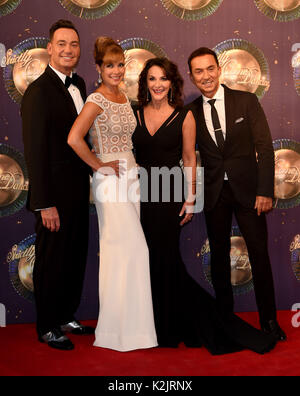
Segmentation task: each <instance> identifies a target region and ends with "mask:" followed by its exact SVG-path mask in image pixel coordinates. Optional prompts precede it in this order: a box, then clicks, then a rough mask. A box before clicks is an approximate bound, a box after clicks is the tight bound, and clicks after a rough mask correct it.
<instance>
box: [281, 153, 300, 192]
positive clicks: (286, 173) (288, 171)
mask: <svg viewBox="0 0 300 396" xmlns="http://www.w3.org/2000/svg"><path fill="white" fill-rule="evenodd" d="M275 164H276V166H275V197H276V198H278V199H292V198H295V197H296V196H297V195H298V194H300V154H298V153H296V152H295V151H293V150H285V149H283V150H278V151H277V152H276V154H275Z"/></svg>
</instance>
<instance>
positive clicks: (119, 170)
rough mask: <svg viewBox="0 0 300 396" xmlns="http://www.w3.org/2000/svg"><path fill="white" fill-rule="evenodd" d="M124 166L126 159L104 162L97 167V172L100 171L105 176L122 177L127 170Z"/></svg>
mask: <svg viewBox="0 0 300 396" xmlns="http://www.w3.org/2000/svg"><path fill="white" fill-rule="evenodd" d="M124 166H125V161H124V160H117V161H111V162H102V163H101V165H100V167H99V168H98V169H97V172H100V173H101V174H102V175H104V176H112V175H116V176H117V177H119V178H120V177H121V176H123V175H124V174H125V172H126V169H125V167H124Z"/></svg>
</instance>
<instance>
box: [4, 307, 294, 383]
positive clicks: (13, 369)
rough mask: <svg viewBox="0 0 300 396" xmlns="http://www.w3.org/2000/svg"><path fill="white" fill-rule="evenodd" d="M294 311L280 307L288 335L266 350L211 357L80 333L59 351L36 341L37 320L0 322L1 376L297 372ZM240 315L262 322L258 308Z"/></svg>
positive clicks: (280, 314) (238, 374) (196, 352)
mask: <svg viewBox="0 0 300 396" xmlns="http://www.w3.org/2000/svg"><path fill="white" fill-rule="evenodd" d="M292 316H293V313H291V312H280V313H279V321H280V324H281V326H282V327H283V329H284V330H285V331H286V333H287V335H288V337H289V340H288V342H287V343H279V344H278V346H277V347H276V349H275V350H274V351H272V352H271V353H270V354H268V355H264V356H261V355H257V354H255V353H253V352H250V351H244V352H240V353H236V354H232V355H226V356H218V357H213V356H211V355H210V354H209V353H208V352H207V351H206V350H205V349H204V348H202V349H188V348H186V347H184V346H181V347H180V348H179V349H177V350H176V349H152V350H146V351H136V352H130V353H125V354H122V353H118V352H114V351H109V350H104V349H98V348H94V347H92V343H93V337H76V336H72V337H71V338H72V340H73V342H74V343H75V345H76V349H75V351H72V352H59V351H55V350H52V349H50V348H49V347H48V346H46V345H43V344H40V343H39V342H37V341H36V335H35V327H34V325H32V324H30V325H10V326H8V327H6V328H0V376H45V375H46V376H47V375H51V376H64V375H66V376H299V375H300V358H299V352H300V328H298V329H297V328H293V327H292V324H291V321H292ZM241 317H242V318H243V319H245V320H247V321H248V322H250V323H251V324H253V325H255V326H257V325H258V317H257V314H256V313H250V314H241ZM89 324H92V325H95V322H89Z"/></svg>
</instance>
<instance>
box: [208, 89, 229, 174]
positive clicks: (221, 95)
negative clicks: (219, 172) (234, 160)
mask: <svg viewBox="0 0 300 396" xmlns="http://www.w3.org/2000/svg"><path fill="white" fill-rule="evenodd" d="M212 99H215V100H216V103H215V108H216V110H217V113H218V116H219V120H220V124H221V128H222V132H223V135H224V140H225V141H226V110H225V89H224V87H223V86H222V85H220V87H219V89H218V91H217V93H216V94H215V96H214V97H213V98H207V97H206V96H204V95H203V111H204V118H205V122H206V126H207V129H208V131H209V133H210V135H211V137H212V139H213V141H214V142H215V144H216V145H218V144H217V139H216V134H215V128H214V126H213V121H212V116H211V105H210V104H209V103H208V101H209V100H212ZM225 180H228V177H227V175H226V174H225Z"/></svg>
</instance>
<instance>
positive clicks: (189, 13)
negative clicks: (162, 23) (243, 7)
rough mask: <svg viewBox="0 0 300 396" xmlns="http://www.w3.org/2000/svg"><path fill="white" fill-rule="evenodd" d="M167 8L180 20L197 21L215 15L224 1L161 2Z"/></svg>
mask: <svg viewBox="0 0 300 396" xmlns="http://www.w3.org/2000/svg"><path fill="white" fill-rule="evenodd" d="M161 1H162V3H163V5H164V6H165V8H166V9H167V10H168V11H169V12H171V13H172V14H173V15H175V16H177V17H178V18H181V19H185V20H189V21H193V20H194V21H195V20H199V19H203V18H206V17H208V16H209V15H211V14H213V13H214V12H215V11H216V10H217V8H218V7H219V6H220V5H221V3H222V1H223V0H161Z"/></svg>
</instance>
